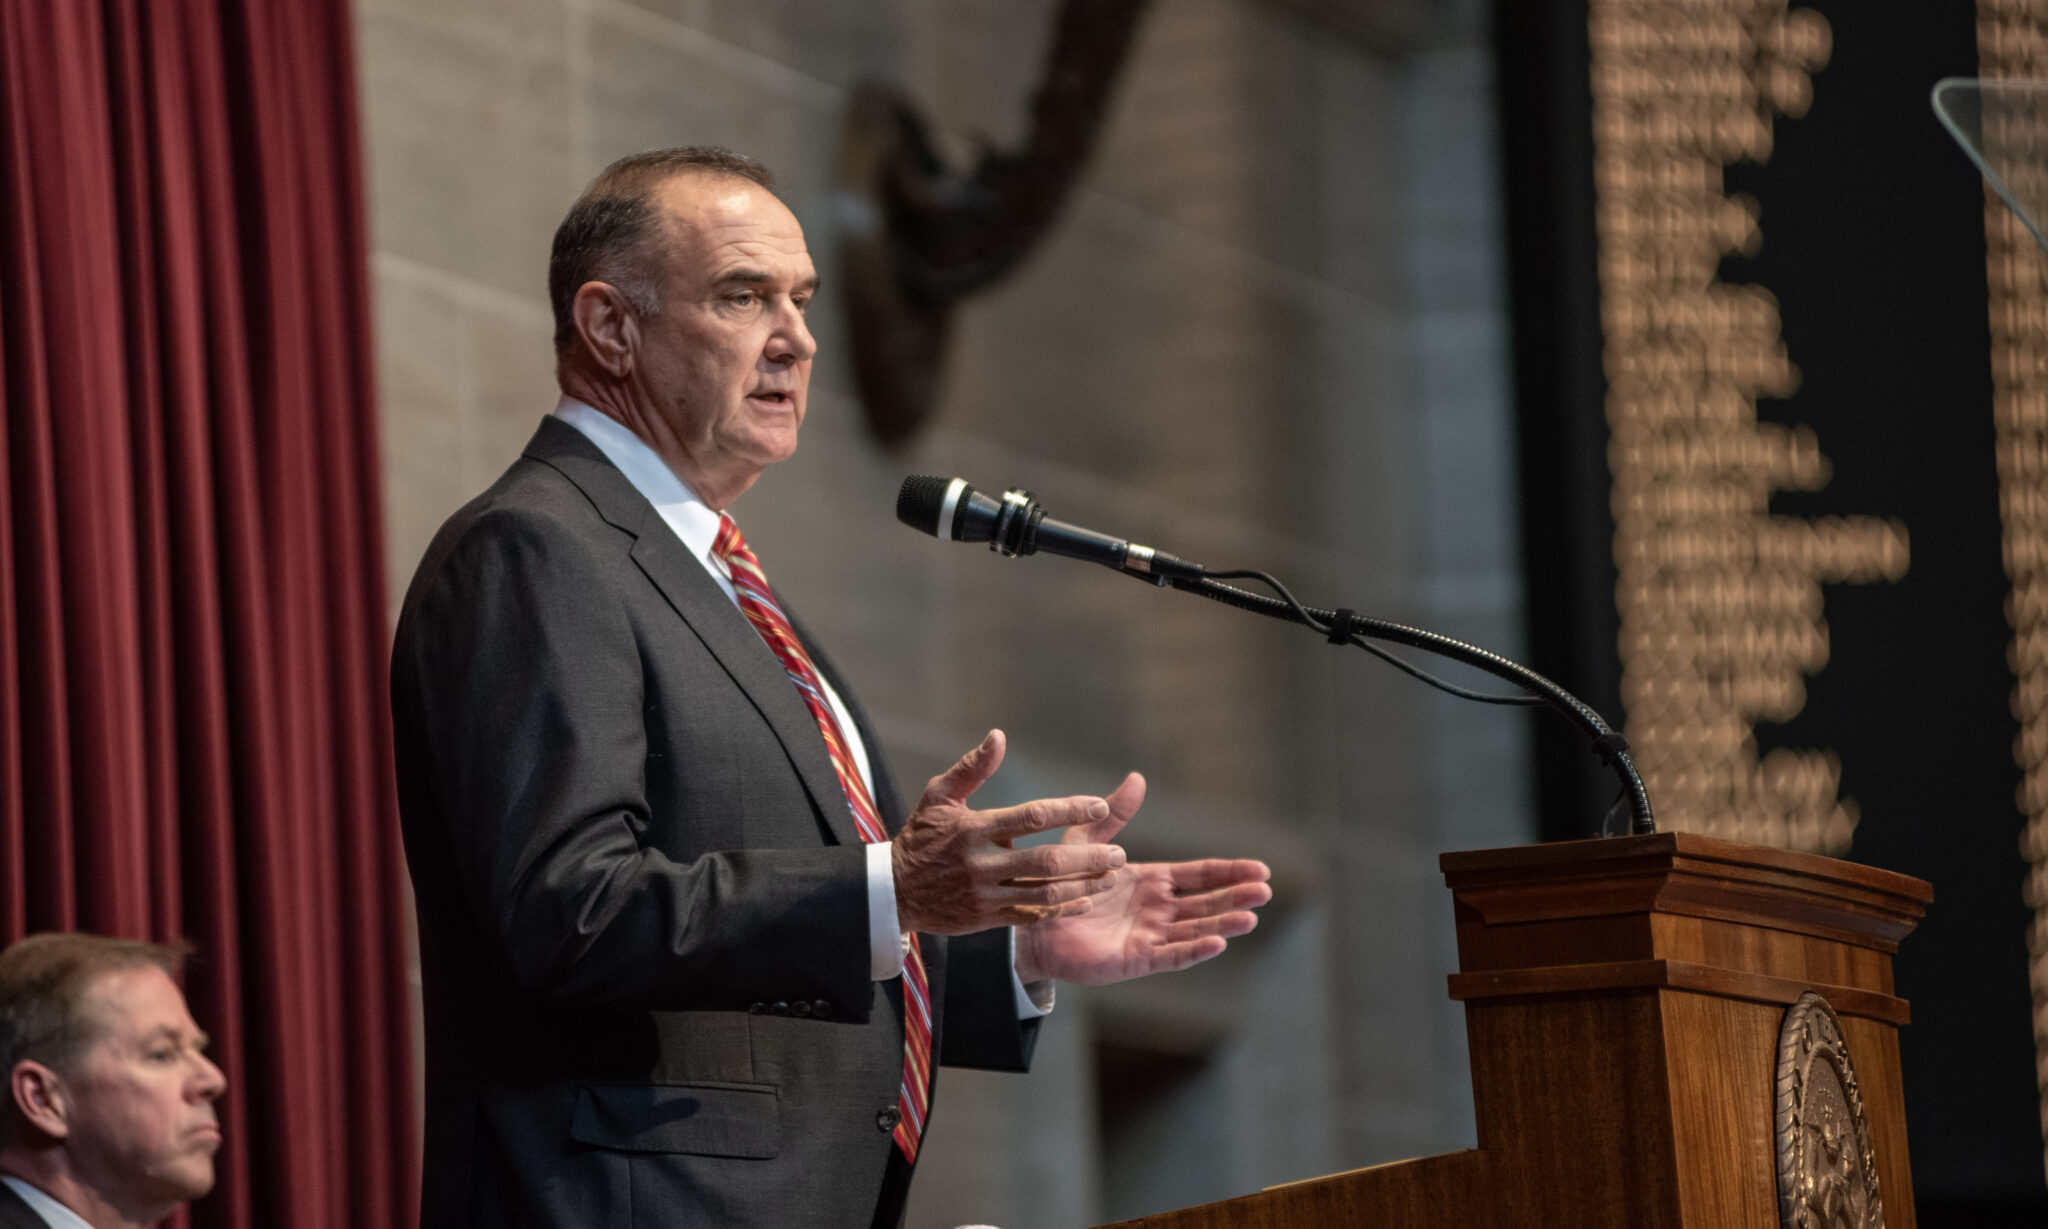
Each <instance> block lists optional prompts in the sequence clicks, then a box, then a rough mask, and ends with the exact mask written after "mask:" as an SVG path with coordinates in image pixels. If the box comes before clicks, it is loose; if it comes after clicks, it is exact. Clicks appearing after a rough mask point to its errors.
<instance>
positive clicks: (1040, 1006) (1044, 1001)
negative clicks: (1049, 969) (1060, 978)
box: [1010, 926, 1057, 1020]
mask: <svg viewBox="0 0 2048 1229" xmlns="http://www.w3.org/2000/svg"><path fill="white" fill-rule="evenodd" d="M1056 984H1057V983H1055V982H1054V981H1053V980H1052V978H1050V977H1048V978H1046V979H1045V980H1044V981H1035V982H1032V983H1031V984H1030V985H1028V986H1027V985H1025V984H1024V979H1023V978H1021V977H1019V976H1017V928H1016V927H1015V926H1012V927H1010V992H1011V994H1012V995H1013V996H1014V997H1015V998H1016V1000H1017V1018H1018V1019H1019V1020H1036V1019H1037V1018H1038V1017H1040V1016H1046V1015H1051V1014H1052V1001H1053V987H1054V986H1055V985H1056Z"/></svg>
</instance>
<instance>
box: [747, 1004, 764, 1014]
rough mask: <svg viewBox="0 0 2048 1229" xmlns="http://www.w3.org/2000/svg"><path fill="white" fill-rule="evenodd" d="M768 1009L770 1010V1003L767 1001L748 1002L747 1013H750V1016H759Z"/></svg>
mask: <svg viewBox="0 0 2048 1229" xmlns="http://www.w3.org/2000/svg"><path fill="white" fill-rule="evenodd" d="M766 1010H768V1004H766V1003H749V1004H747V1014H748V1015H750V1016H758V1015H760V1014H761V1013H762V1012H764V1011H766Z"/></svg>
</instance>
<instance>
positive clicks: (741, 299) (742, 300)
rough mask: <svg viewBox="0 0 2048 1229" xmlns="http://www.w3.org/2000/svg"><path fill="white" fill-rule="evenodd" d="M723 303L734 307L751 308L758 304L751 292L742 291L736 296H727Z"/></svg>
mask: <svg viewBox="0 0 2048 1229" xmlns="http://www.w3.org/2000/svg"><path fill="white" fill-rule="evenodd" d="M725 301H726V302H728V303H730V304H732V305H733V306H734V307H752V306H753V305H754V304H755V303H756V302H758V300H757V298H756V297H755V295H754V292H753V291H751V290H742V291H740V292H739V293H737V294H731V295H727V296H726V299H725Z"/></svg>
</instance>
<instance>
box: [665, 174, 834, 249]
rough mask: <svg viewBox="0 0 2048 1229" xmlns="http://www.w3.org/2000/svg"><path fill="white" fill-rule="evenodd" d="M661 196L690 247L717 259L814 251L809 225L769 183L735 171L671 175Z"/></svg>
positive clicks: (675, 229)
mask: <svg viewBox="0 0 2048 1229" xmlns="http://www.w3.org/2000/svg"><path fill="white" fill-rule="evenodd" d="M657 199H658V200H659V201H660V202H661V205H662V207H663V211H664V212H665V213H666V214H667V215H668V219H669V225H670V227H671V228H672V230H673V232H674V234H675V236H676V238H677V239H678V240H679V241H680V242H681V244H682V246H683V248H684V250H685V251H693V252H694V254H696V255H698V256H700V257H706V258H709V259H711V260H712V261H713V263H714V264H739V263H746V262H748V261H750V260H751V261H767V260H776V261H778V262H785V261H800V262H801V263H803V264H804V265H805V266H806V267H808V265H809V262H810V252H809V249H808V248H807V247H806V246H805V243H804V230H803V226H802V225H801V224H800V223H798V222H797V220H796V215H795V214H793V213H791V212H790V211H789V207H788V206H786V205H784V204H783V203H782V202H781V201H780V200H777V199H776V197H775V195H774V194H773V193H771V192H769V191H768V190H767V189H766V188H763V187H761V186H760V185H759V184H756V183H754V182H752V181H751V180H746V179H740V178H737V177H734V176H730V175H712V174H704V173H689V174H683V175H676V176H672V177H670V178H669V179H668V180H667V181H666V182H664V183H663V184H662V186H661V189H660V191H659V194H658V196H657Z"/></svg>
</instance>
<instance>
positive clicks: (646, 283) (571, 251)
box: [548, 145, 775, 355]
mask: <svg viewBox="0 0 2048 1229" xmlns="http://www.w3.org/2000/svg"><path fill="white" fill-rule="evenodd" d="M690 173H698V174H710V175H727V176H731V177H733V178H735V179H744V180H747V181H749V182H751V183H756V184H759V185H761V186H762V187H763V188H766V189H768V190H769V191H770V192H773V191H774V190H775V183H774V177H773V176H771V175H770V174H769V173H768V168H767V167H765V166H763V165H761V164H760V163H759V162H756V161H754V160H753V159H752V158H749V157H747V156H746V155H745V154H736V153H734V152H732V151H731V150H729V149H720V148H718V147H717V146H715V145H681V146H677V147H676V148H674V149H650V150H648V151H646V152H645V153H639V154H628V155H626V156H625V157H623V158H621V159H619V160H618V161H617V162H614V163H612V164H611V165H610V166H608V167H606V168H605V169H604V170H603V171H600V172H599V173H598V176H597V178H596V179H593V180H591V181H590V186H589V187H587V188H585V189H583V195H582V196H579V197H577V198H576V203H575V204H574V205H571V206H570V207H569V214H568V216H567V217H565V218H563V219H562V224H561V225H560V226H559V227H556V228H555V245H554V250H553V252H552V253H550V255H549V257H548V302H549V303H550V304H551V305H552V306H553V307H554V310H555V353H556V354H558V355H561V354H567V353H568V352H569V348H570V346H571V345H573V344H574V343H575V340H576V321H575V319H574V317H573V315H572V314H571V313H572V309H573V308H574V306H575V303H576V291H577V289H578V288H579V287H581V286H582V285H583V284H584V283H585V282H605V283H608V284H610V285H613V286H616V287H618V289H619V293H621V294H623V295H625V296H626V302H628V303H630V304H632V305H633V310H634V311H635V312H638V313H639V314H640V316H641V318H642V319H649V318H652V317H654V316H658V315H660V314H661V281H660V277H659V267H660V262H658V261H653V260H649V259H648V255H649V252H648V248H649V246H650V245H651V244H652V243H654V242H656V241H658V240H659V238H660V234H659V230H660V228H659V226H658V222H659V221H660V218H659V215H658V214H656V212H655V210H654V207H653V206H652V205H651V204H649V202H648V198H649V197H650V196H651V195H652V194H653V192H654V189H655V188H656V187H657V186H659V185H660V184H662V183H663V182H665V181H667V180H669V179H671V178H673V177H675V176H677V175H683V174H690Z"/></svg>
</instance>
